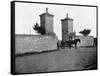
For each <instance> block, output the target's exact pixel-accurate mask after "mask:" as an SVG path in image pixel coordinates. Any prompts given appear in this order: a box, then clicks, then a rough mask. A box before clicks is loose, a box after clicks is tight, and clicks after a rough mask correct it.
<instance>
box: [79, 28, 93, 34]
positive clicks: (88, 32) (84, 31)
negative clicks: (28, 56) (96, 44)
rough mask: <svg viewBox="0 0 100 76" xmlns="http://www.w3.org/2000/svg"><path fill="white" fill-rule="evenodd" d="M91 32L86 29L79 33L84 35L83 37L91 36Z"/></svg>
mask: <svg viewBox="0 0 100 76" xmlns="http://www.w3.org/2000/svg"><path fill="white" fill-rule="evenodd" d="M90 32H91V30H90V29H84V30H82V31H80V32H79V33H80V34H82V35H83V36H87V35H89V34H90Z"/></svg>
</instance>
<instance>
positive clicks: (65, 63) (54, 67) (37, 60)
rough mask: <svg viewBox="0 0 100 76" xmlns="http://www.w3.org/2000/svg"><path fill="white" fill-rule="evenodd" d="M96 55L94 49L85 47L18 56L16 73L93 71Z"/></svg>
mask: <svg viewBox="0 0 100 76" xmlns="http://www.w3.org/2000/svg"><path fill="white" fill-rule="evenodd" d="M96 53H97V52H96V48H95V47H87V48H77V49H75V48H71V49H68V48H66V49H60V50H57V51H53V52H47V53H41V54H36V55H25V56H19V57H16V73H37V72H52V71H70V70H83V69H93V68H94V66H96V57H97V55H96ZM92 67H93V68H92Z"/></svg>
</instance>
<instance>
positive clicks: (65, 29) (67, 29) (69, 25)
mask: <svg viewBox="0 0 100 76" xmlns="http://www.w3.org/2000/svg"><path fill="white" fill-rule="evenodd" d="M61 24H62V40H63V41H68V40H70V39H72V38H73V36H74V35H75V33H73V19H71V18H69V17H68V14H67V15H66V18H64V19H61Z"/></svg>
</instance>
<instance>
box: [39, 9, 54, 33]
mask: <svg viewBox="0 0 100 76" xmlns="http://www.w3.org/2000/svg"><path fill="white" fill-rule="evenodd" d="M53 17H54V15H52V14H50V13H49V12H48V8H46V12H45V13H43V14H41V15H40V25H41V27H43V28H45V32H46V34H48V33H53Z"/></svg>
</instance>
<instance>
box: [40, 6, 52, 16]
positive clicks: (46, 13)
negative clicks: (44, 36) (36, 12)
mask: <svg viewBox="0 0 100 76" xmlns="http://www.w3.org/2000/svg"><path fill="white" fill-rule="evenodd" d="M43 15H47V16H54V15H52V14H50V13H49V12H48V8H46V12H45V13H43V14H41V15H40V16H43Z"/></svg>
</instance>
